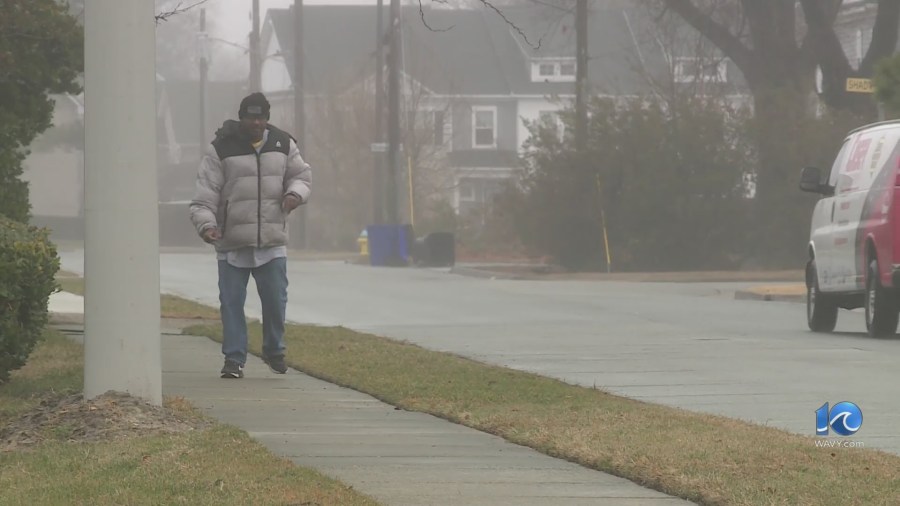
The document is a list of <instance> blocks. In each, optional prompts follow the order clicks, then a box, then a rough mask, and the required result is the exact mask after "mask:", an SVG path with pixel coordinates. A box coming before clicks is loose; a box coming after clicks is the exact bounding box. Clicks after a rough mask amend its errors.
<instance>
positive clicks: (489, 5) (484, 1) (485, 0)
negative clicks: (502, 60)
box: [420, 0, 543, 50]
mask: <svg viewBox="0 0 900 506" xmlns="http://www.w3.org/2000/svg"><path fill="white" fill-rule="evenodd" d="M420 1H421V0H420ZM478 1H479V2H481V3H482V4H484V6H485V7H487V8H489V9H491V10H493V11H494V12H496V13H497V15H498V16H500V17H501V18H502V19H503V21H504V22H505V23H506V24H507V25H509V26H510V28H512V29H513V30H515V31H516V32H518V33H519V36H520V37H522V40H524V41H525V43H526V44H528V45H529V46H531V48H532V49H535V50H537V49H540V48H541V41H542V40H543V37H541V38H539V39H538V41H537V45H534V44H532V43H531V41H530V40H528V36H527V35H525V32H524V31H522V29H521V28H519V27H518V26H517V25H516V24H515V23H513V22H512V21H510V20H509V18H507V17H506V15H505V14H503V11H501V10H500V9H498V8H497V6H496V5H494V4H492V3H491V2H490V1H488V0H478Z"/></svg>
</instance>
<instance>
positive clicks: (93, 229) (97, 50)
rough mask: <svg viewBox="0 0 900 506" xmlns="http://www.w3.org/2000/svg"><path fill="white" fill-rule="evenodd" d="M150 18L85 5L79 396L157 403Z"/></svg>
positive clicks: (127, 9)
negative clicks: (110, 394)
mask: <svg viewBox="0 0 900 506" xmlns="http://www.w3.org/2000/svg"><path fill="white" fill-rule="evenodd" d="M154 16H155V6H154V1H153V0H87V1H86V2H85V15H84V20H85V41H84V46H85V69H84V80H85V82H84V91H85V116H84V117H85V189H84V210H85V223H84V225H85V237H84V279H85V297H84V304H85V306H84V311H85V320H84V327H85V351H84V354H85V361H84V395H85V398H87V399H92V398H94V397H97V396H99V395H102V394H103V393H105V392H107V391H109V390H116V391H120V392H127V393H130V394H131V395H134V396H136V397H140V398H143V399H145V400H147V401H149V402H152V403H154V404H157V405H159V404H162V371H161V364H160V362H161V360H160V323H159V316H160V315H159V208H158V202H157V175H156V170H157V169H156V44H155V38H156V34H155V29H156V27H155V20H154ZM185 219H187V217H185Z"/></svg>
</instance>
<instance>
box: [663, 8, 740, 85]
mask: <svg viewBox="0 0 900 506" xmlns="http://www.w3.org/2000/svg"><path fill="white" fill-rule="evenodd" d="M663 1H664V2H665V5H666V6H667V7H668V8H669V9H671V10H673V11H675V12H676V13H677V14H678V15H679V16H681V17H682V19H684V20H685V21H686V22H687V23H688V24H689V25H691V26H692V27H694V29H695V30H697V31H698V32H700V33H701V34H702V35H703V36H704V37H706V38H707V39H709V40H710V41H711V42H712V43H713V44H715V45H716V47H718V48H719V49H721V50H722V52H723V53H725V56H727V57H729V58H731V61H733V62H734V64H735V65H737V66H738V67H739V68H740V69H741V71H743V73H744V76H745V77H746V78H747V79H748V80H751V79H753V76H754V75H755V72H754V68H755V66H756V57H755V56H754V54H753V52H752V51H751V50H750V49H749V48H747V46H745V45H744V43H743V42H741V41H740V40H739V39H738V38H737V37H735V36H734V34H732V33H731V32H730V31H729V30H728V28H726V27H724V26H722V25H721V24H719V23H717V22H716V21H714V20H713V19H712V17H711V16H709V15H707V14H704V13H703V12H701V11H700V9H699V8H697V6H696V5H694V3H693V2H692V1H691V0H663Z"/></svg>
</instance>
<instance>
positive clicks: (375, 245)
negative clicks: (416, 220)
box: [366, 225, 414, 267]
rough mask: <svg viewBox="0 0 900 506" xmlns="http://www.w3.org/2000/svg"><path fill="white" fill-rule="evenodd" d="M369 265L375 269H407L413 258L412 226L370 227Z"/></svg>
mask: <svg viewBox="0 0 900 506" xmlns="http://www.w3.org/2000/svg"><path fill="white" fill-rule="evenodd" d="M366 235H367V236H368V241H369V244H368V246H369V264H370V265H372V266H375V267H405V266H408V265H409V263H410V258H411V256H412V243H413V240H414V238H413V232H412V226H410V225H369V226H368V227H366Z"/></svg>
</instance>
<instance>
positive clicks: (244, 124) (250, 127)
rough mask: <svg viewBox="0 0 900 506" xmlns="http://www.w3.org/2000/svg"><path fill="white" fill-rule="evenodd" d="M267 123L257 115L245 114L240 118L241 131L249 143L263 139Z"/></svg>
mask: <svg viewBox="0 0 900 506" xmlns="http://www.w3.org/2000/svg"><path fill="white" fill-rule="evenodd" d="M268 124H269V122H268V120H266V117H265V116H261V115H258V114H247V115H244V117H243V118H241V131H242V132H244V135H246V136H247V137H248V138H249V139H250V140H251V141H253V142H259V141H261V140H262V138H263V133H264V132H265V131H266V125H268Z"/></svg>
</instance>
